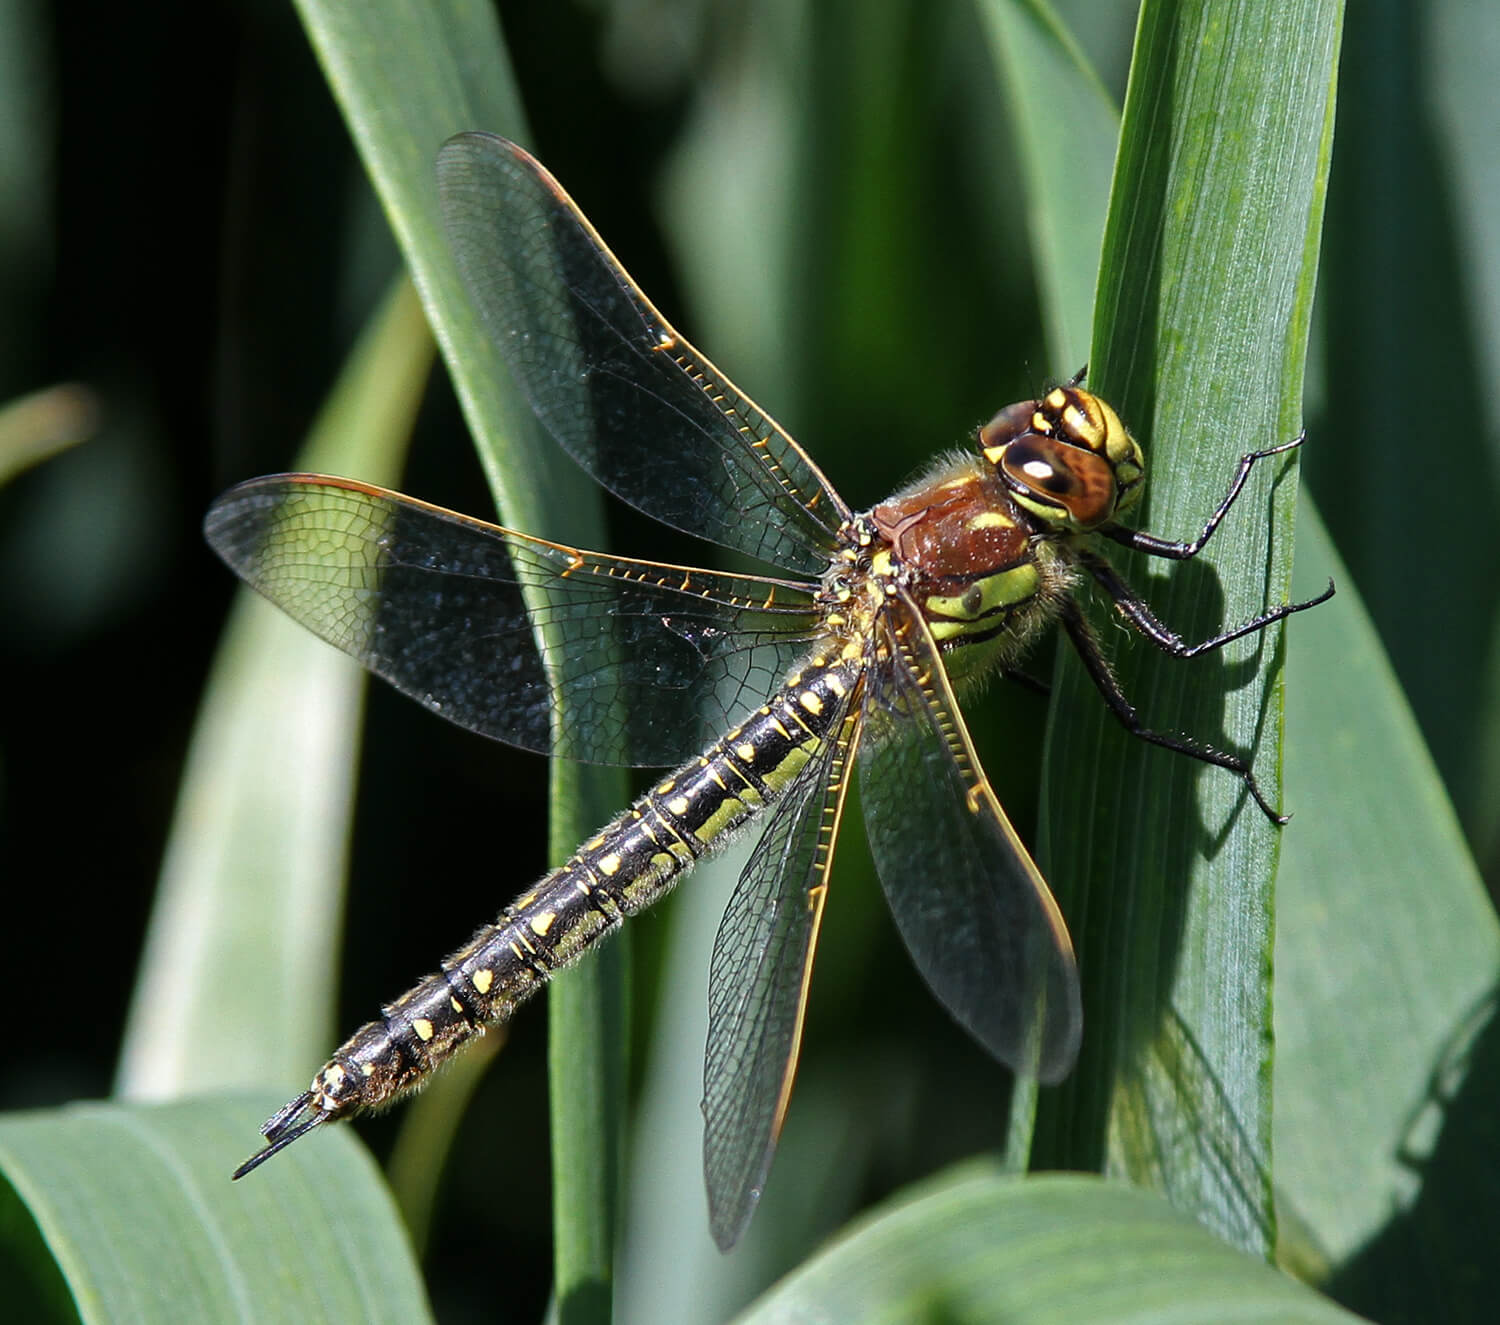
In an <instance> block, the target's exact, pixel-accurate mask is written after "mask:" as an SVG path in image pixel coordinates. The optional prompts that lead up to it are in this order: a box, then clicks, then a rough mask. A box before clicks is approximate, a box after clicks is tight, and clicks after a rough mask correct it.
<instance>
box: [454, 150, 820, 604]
mask: <svg viewBox="0 0 1500 1325" xmlns="http://www.w3.org/2000/svg"><path fill="white" fill-rule="evenodd" d="M438 191H439V194H440V195H441V198H442V206H443V218H444V221H445V222H446V225H447V230H448V239H449V242H450V243H451V244H452V246H453V252H454V255H455V257H456V258H457V260H458V265H459V269H460V271H461V272H462V273H463V278H464V282H465V284H466V285H467V287H468V290H469V294H470V297H471V298H472V299H473V300H474V303H475V305H476V306H477V307H478V310H479V312H480V314H481V316H482V317H483V319H484V322H485V325H486V327H487V328H488V330H489V333H490V335H491V336H492V337H493V338H494V340H495V342H496V344H497V345H498V346H499V347H500V351H501V353H502V354H503V355H504V356H505V358H506V360H507V362H508V363H509V364H510V368H511V371H512V372H513V373H514V374H515V377H516V380H517V382H518V383H519V384H520V386H521V389H522V390H523V391H524V392H525V393H526V395H527V397H528V398H529V399H530V401H531V407H532V409H534V410H535V411H536V413H537V415H538V417H539V418H540V419H541V420H542V422H543V423H545V424H546V425H547V427H548V429H549V430H550V431H551V433H552V435H553V436H554V437H555V438H556V439H557V440H558V442H559V443H560V444H561V445H562V447H563V448H564V449H565V450H566V451H567V452H568V453H569V454H570V455H571V456H572V457H573V458H574V459H575V460H577V461H578V463H579V464H580V465H582V466H583V467H584V469H586V470H587V471H588V472H589V473H590V474H592V475H593V476H594V478H595V479H597V480H598V481H599V482H600V483H602V484H603V485H604V486H605V487H606V488H608V489H609V490H610V491H611V492H613V493H614V494H615V495H616V496H618V497H620V498H622V499H623V500H625V501H627V502H629V503H630V504H631V505H632V506H635V507H638V508H639V509H640V510H642V511H644V512H646V514H648V515H650V516H653V517H654V518H656V519H658V520H661V521H663V522H664V523H666V524H669V525H672V526H674V527H675V528H678V529H682V530H685V531H686V532H688V533H690V534H696V535H698V536H699V537H701V538H707V539H710V540H711V541H713V542H715V543H721V544H723V545H724V546H726V547H732V548H737V549H738V550H740V551H741V552H745V553H748V554H749V555H750V556H752V557H756V558H758V559H759V560H761V561H763V562H766V563H769V564H770V565H773V566H781V567H785V568H786V569H788V570H792V571H795V572H798V573H801V574H805V575H818V574H821V573H822V571H823V570H825V569H826V568H827V564H828V556H829V551H830V550H831V549H832V548H833V547H834V543H835V538H834V535H835V532H836V531H837V529H838V526H839V525H840V524H841V523H842V521H843V520H845V519H847V518H848V515H849V512H848V509H847V508H846V507H845V506H844V503H843V502H842V500H841V499H840V498H839V496H838V494H837V493H835V492H834V490H833V489H832V488H831V487H830V486H829V485H828V481H827V480H826V479H825V478H824V477H823V475H822V474H821V473H820V472H819V470H818V467H817V466H816V465H815V464H814V463H813V462H812V460H811V459H810V458H809V457H808V456H807V454H806V453H805V452H804V451H803V450H802V448H801V447H799V446H798V445H797V443H796V442H794V441H793V440H792V439H791V438H790V437H788V436H787V435H786V433H785V432H783V431H782V429H781V428H780V427H779V426H778V425H777V424H776V423H775V421H774V420H772V419H771V418H769V417H768V416H767V415H766V414H765V413H764V412H763V411H762V410H761V409H760V408H759V407H758V406H757V405H756V404H755V402H754V401H752V400H750V399H749V398H748V397H747V396H745V395H744V394H743V393H741V392H740V391H739V390H738V388H736V387H735V386H734V384H733V383H732V382H730V381H729V379H728V378H727V377H725V376H724V374H723V373H721V372H720V371H719V370H718V369H717V368H716V367H714V365H713V364H712V363H710V362H709V361H708V359H707V358H705V357H704V356H703V355H702V354H700V353H699V352H698V351H697V350H696V349H694V348H693V346H692V345H690V344H689V343H688V342H687V341H686V340H684V339H683V338H682V337H681V336H680V335H678V334H677V332H676V331H675V330H674V329H673V328H672V327H671V326H670V325H669V324H668V322H667V320H666V319H665V318H664V317H662V315H661V314H660V313H658V312H657V311H656V309H655V308H653V307H652V305H651V302H650V300H648V299H647V298H646V296H645V295H644V294H643V293H642V292H641V290H640V289H639V288H638V287H637V286H636V284H635V282H634V281H632V280H631V279H630V277H629V276H628V275H627V274H626V272H625V271H624V269H623V268H622V267H621V266H620V264H619V263H618V262H617V261H615V258H614V255H613V254H612V253H610V251H609V249H608V248H606V247H605V245H604V242H603V241H602V240H601V239H600V238H599V236H598V235H597V234H596V233H595V231H594V228H593V226H591V225H590V224H589V222H588V220H587V219H586V218H585V217H584V215H583V213H582V212H580V211H579V210H578V208H577V206H575V205H574V203H573V200H572V199H571V198H569V197H568V195H567V194H566V193H564V192H563V190H562V188H561V187H560V186H559V185H558V183H557V181H556V180H554V179H553V178H552V176H551V175H550V174H548V173H547V171H546V170H545V169H544V168H543V167H542V166H541V165H540V164H538V163H537V162H536V161H535V160H533V159H532V157H530V156H529V155H528V154H527V153H526V152H525V151H523V150H522V149H521V148H519V147H517V146H516V145H515V144H514V143H511V142H507V141H506V140H505V139H504V138H497V137H495V136H493V135H491V134H480V133H466V134H460V135H459V136H458V137H456V138H453V139H450V140H449V142H448V143H447V145H446V146H445V147H444V148H443V150H442V153H441V154H440V155H439V157H438Z"/></svg>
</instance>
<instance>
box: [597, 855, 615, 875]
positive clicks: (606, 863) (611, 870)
mask: <svg viewBox="0 0 1500 1325" xmlns="http://www.w3.org/2000/svg"><path fill="white" fill-rule="evenodd" d="M619 872H620V858H619V856H617V855H614V854H613V853H611V854H610V855H608V856H601V857H600V858H599V873H601V874H606V875H608V874H618V873H619Z"/></svg>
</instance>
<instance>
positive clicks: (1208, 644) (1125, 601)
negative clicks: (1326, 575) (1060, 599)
mask: <svg viewBox="0 0 1500 1325" xmlns="http://www.w3.org/2000/svg"><path fill="white" fill-rule="evenodd" d="M1077 557H1078V564H1079V565H1080V566H1082V567H1083V568H1084V569H1085V570H1086V571H1088V573H1089V574H1090V575H1092V576H1093V577H1094V579H1095V580H1097V581H1098V583H1099V587H1100V588H1102V589H1103V590H1104V592H1105V593H1107V594H1108V595H1109V596H1110V598H1111V599H1113V600H1114V604H1115V607H1116V608H1118V609H1119V612H1120V615H1121V616H1123V617H1124V618H1125V620H1127V621H1128V622H1130V624H1131V625H1132V626H1133V627H1134V628H1135V629H1136V630H1137V631H1139V632H1140V634H1142V635H1144V636H1145V637H1146V638H1147V639H1148V640H1150V641H1151V642H1152V643H1153V644H1154V645H1156V647H1157V648H1158V649H1160V650H1161V651H1162V652H1163V653H1170V654H1171V655H1172V657H1174V658H1196V657H1197V656H1198V655H1199V654H1200V653H1209V652H1211V651H1212V650H1214V649H1222V648H1223V647H1224V646H1225V645H1226V644H1228V643H1230V642H1231V641H1233V640H1237V639H1243V638H1244V637H1245V636H1246V635H1253V634H1255V632H1256V631H1258V630H1264V629H1265V628H1266V627H1267V626H1271V625H1275V624H1276V622H1278V621H1281V620H1284V619H1285V618H1286V617H1289V616H1291V615H1293V613H1296V612H1305V611H1307V609H1308V608H1309V607H1316V606H1317V605H1318V604H1319V603H1326V602H1327V601H1328V600H1329V599H1330V598H1332V597H1333V581H1332V580H1329V581H1328V587H1327V588H1326V589H1324V590H1323V592H1322V593H1320V594H1319V595H1318V596H1317V597H1316V598H1309V599H1307V600H1306V601H1304V602H1301V603H1283V604H1282V605H1281V606H1280V607H1273V608H1272V609H1271V610H1270V611H1269V612H1262V613H1261V614H1260V615H1259V616H1258V617H1251V618H1250V620H1249V621H1246V622H1245V623H1244V624H1243V625H1240V626H1236V627H1235V628H1234V629H1233V630H1226V631H1224V632H1223V634H1220V635H1214V636H1212V637H1211V638H1209V639H1206V640H1203V641H1202V642H1201V643H1198V644H1187V643H1184V642H1183V639H1182V636H1181V635H1179V634H1178V633H1177V632H1176V631H1175V630H1171V629H1169V628H1168V627H1167V626H1166V625H1165V624H1164V623H1163V622H1162V620H1161V619H1160V618H1159V617H1158V616H1157V615H1156V613H1154V612H1153V611H1152V610H1151V609H1150V607H1148V606H1147V605H1146V601H1145V599H1143V598H1142V597H1141V596H1140V595H1139V594H1138V593H1136V591H1135V590H1134V589H1132V588H1131V587H1130V586H1129V585H1128V584H1126V583H1125V581H1124V580H1122V579H1121V578H1120V577H1119V575H1118V574H1116V573H1115V568H1114V567H1113V566H1111V565H1110V564H1109V562H1107V561H1105V559H1104V558H1103V557H1101V556H1098V555H1097V554H1096V553H1093V552H1090V551H1088V550H1087V549H1079V551H1078V553H1077Z"/></svg>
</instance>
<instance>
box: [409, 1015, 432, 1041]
mask: <svg viewBox="0 0 1500 1325" xmlns="http://www.w3.org/2000/svg"><path fill="white" fill-rule="evenodd" d="M411 1028H412V1030H414V1031H416V1033H417V1039H419V1040H421V1041H422V1042H423V1043H424V1044H425V1043H426V1042H427V1041H428V1040H430V1039H432V1023H431V1022H430V1021H428V1020H427V1018H426V1017H415V1018H413V1019H412V1023H411Z"/></svg>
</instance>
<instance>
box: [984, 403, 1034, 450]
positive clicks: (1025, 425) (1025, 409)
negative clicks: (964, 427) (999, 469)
mask: <svg viewBox="0 0 1500 1325" xmlns="http://www.w3.org/2000/svg"><path fill="white" fill-rule="evenodd" d="M1036 416H1037V402H1036V401H1034V400H1021V401H1017V402H1016V403H1015V404H1014V405H1007V406H1006V407H1005V408H1004V409H1003V410H1001V411H1000V412H999V413H998V414H996V415H995V417H994V418H992V419H991V420H990V421H989V422H988V423H986V424H985V425H984V427H982V428H981V429H980V430H979V449H980V450H981V451H983V452H984V453H985V454H986V455H988V456H989V457H990V459H991V461H994V458H995V455H996V454H998V453H999V452H1000V450H1001V449H1002V448H1004V447H1006V446H1009V445H1010V444H1011V443H1012V442H1013V441H1015V440H1016V438H1017V437H1020V436H1022V435H1023V434H1025V433H1028V432H1030V431H1032V428H1033V426H1034V425H1035V423H1036Z"/></svg>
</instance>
